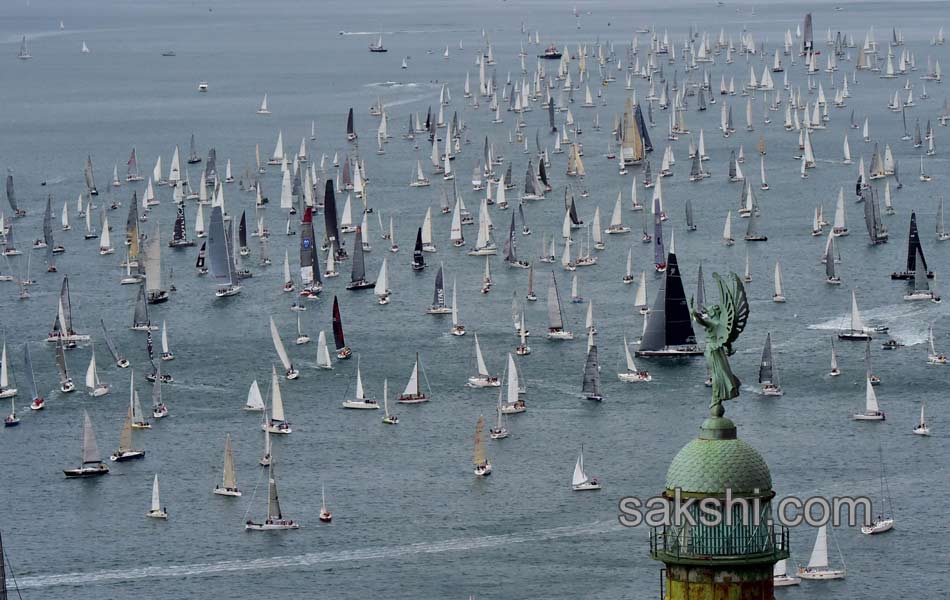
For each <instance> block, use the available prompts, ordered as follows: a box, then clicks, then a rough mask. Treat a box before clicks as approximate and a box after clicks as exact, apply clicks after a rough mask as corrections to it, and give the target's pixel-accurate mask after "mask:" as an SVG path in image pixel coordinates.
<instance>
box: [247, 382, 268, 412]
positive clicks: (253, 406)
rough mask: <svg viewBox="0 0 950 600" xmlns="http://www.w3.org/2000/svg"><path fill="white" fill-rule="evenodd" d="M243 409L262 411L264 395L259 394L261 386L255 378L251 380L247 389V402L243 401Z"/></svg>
mask: <svg viewBox="0 0 950 600" xmlns="http://www.w3.org/2000/svg"><path fill="white" fill-rule="evenodd" d="M244 410H249V411H254V412H263V411H264V397H263V396H261V388H260V386H259V385H258V384H257V380H256V379H255V380H254V381H252V382H251V387H250V388H249V389H248V390H247V402H245V403H244Z"/></svg>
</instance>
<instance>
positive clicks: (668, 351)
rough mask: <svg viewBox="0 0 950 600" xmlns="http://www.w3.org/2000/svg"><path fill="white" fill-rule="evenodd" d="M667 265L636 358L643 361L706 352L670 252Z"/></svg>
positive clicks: (672, 254)
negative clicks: (695, 331)
mask: <svg viewBox="0 0 950 600" xmlns="http://www.w3.org/2000/svg"><path fill="white" fill-rule="evenodd" d="M666 262H667V269H666V274H665V275H664V276H663V278H662V279H661V282H660V288H659V289H658V290H657V293H656V299H655V300H654V302H653V308H652V309H650V318H649V319H648V320H647V324H646V329H645V330H644V333H643V337H642V338H641V341H640V347H639V348H638V349H637V351H636V353H635V354H636V355H637V356H641V357H679V356H697V355H700V354H702V353H703V348H702V346H701V345H700V344H698V343H697V342H696V335H695V333H694V332H693V325H692V320H691V316H690V314H689V309H688V307H687V303H686V293H685V292H684V290H683V281H682V278H681V276H680V270H679V263H678V262H677V260H676V254H675V253H673V252H670V253H669V255H668V256H667V261H666ZM641 312H642V311H641Z"/></svg>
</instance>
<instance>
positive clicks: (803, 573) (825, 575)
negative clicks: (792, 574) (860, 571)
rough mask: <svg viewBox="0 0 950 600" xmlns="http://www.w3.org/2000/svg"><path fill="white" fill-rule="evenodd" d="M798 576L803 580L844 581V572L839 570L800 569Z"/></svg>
mask: <svg viewBox="0 0 950 600" xmlns="http://www.w3.org/2000/svg"><path fill="white" fill-rule="evenodd" d="M798 576H799V577H800V578H802V579H811V580H823V579H844V571H842V570H839V569H811V570H809V569H799V571H798Z"/></svg>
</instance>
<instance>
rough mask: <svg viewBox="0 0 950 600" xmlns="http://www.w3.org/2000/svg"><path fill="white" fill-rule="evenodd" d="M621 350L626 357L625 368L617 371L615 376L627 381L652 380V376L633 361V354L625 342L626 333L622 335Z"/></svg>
mask: <svg viewBox="0 0 950 600" xmlns="http://www.w3.org/2000/svg"><path fill="white" fill-rule="evenodd" d="M623 351H624V354H625V356H626V359H627V370H626V371H624V372H621V373H617V378H618V379H620V381H624V382H627V383H636V382H639V381H644V382H649V381H653V376H651V375H650V373H649V372H647V371H644V370H641V369H638V368H637V365H636V363H634V362H633V355H632V354H630V346H629V344H627V336H626V335H624V336H623Z"/></svg>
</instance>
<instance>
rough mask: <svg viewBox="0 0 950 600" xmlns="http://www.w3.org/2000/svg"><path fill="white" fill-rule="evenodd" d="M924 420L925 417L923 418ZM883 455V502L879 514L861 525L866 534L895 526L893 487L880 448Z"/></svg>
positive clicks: (887, 529)
mask: <svg viewBox="0 0 950 600" xmlns="http://www.w3.org/2000/svg"><path fill="white" fill-rule="evenodd" d="M921 420H923V419H921ZM880 455H881V502H880V505H879V507H878V511H877V516H875V517H874V520H873V521H871V522H870V523H869V524H867V525H863V526H862V527H861V533H863V534H864V535H874V534H877V533H884V532H885V531H890V530H891V529H893V528H894V516H893V507H892V505H891V489H890V487H889V486H888V485H887V474H886V473H885V472H884V450H883V448H881V449H880Z"/></svg>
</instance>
